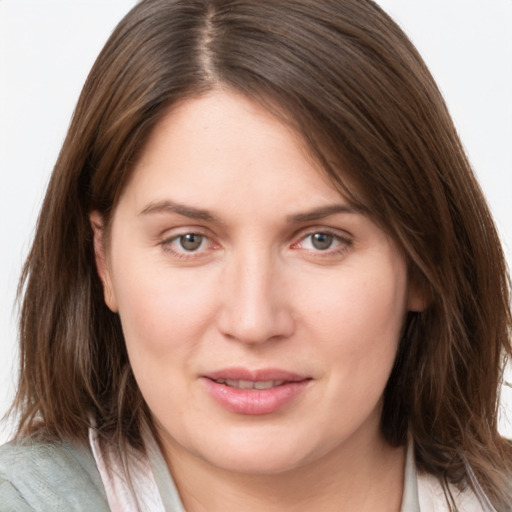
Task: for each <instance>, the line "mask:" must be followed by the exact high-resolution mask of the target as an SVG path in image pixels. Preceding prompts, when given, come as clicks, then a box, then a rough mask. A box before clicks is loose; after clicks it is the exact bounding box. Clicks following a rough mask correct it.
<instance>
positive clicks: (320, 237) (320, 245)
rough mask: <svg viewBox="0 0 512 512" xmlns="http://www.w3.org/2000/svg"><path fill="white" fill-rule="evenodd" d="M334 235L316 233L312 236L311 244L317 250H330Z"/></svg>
mask: <svg viewBox="0 0 512 512" xmlns="http://www.w3.org/2000/svg"><path fill="white" fill-rule="evenodd" d="M332 238H333V237H332V235H329V234H328V233H315V234H314V235H313V236H312V239H311V243H312V244H313V247H314V248H315V249H319V250H321V251H324V250H325V249H329V247H331V245H332Z"/></svg>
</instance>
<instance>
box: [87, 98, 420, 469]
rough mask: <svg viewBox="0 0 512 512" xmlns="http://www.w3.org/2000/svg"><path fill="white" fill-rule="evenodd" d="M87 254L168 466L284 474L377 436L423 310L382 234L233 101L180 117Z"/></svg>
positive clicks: (200, 102) (164, 131) (293, 143)
mask: <svg viewBox="0 0 512 512" xmlns="http://www.w3.org/2000/svg"><path fill="white" fill-rule="evenodd" d="M91 218H92V222H93V225H96V226H97V225H98V224H100V223H101V218H100V217H99V216H98V215H97V214H96V213H93V214H92V216H91ZM95 243H96V250H97V263H98V269H99V272H100V275H101V277H102V278H103V281H104V282H105V297H106V301H107V304H108V305H109V307H110V308H111V309H112V310H113V311H117V312H118V313H119V315H120V318H121V322H122V327H123V332H124V336H125V339H126V346H127V350H128V354H129V357H130V362H131V365H132V367H133V372H134V374H135V377H136V380H137V382H138V385H139V387H140V390H141V392H142V395H143V396H144V398H145V400H146V402H147V404H148V406H149V409H150V411H151V413H152V415H153V418H154V420H155V423H156V425H157V427H158V429H159V432H160V441H161V444H162V446H163V449H164V452H165V454H166V455H167V456H168V458H170V459H171V460H172V457H173V456H174V454H176V456H178V455H179V456H180V457H185V458H186V457H191V458H194V459H198V460H201V461H202V463H205V464H207V465H213V466H215V467H218V468H224V469H227V470H231V471H242V472H249V473H277V472H283V471H286V470H289V469H293V468H297V467H301V466H304V465H307V464H309V463H313V462H318V461H321V460H322V459H326V458H330V457H336V456H337V455H340V456H341V454H345V455H346V454H348V453H351V450H353V448H354V446H356V445H357V446H363V445H364V446H368V443H372V442H374V441H376V440H378V439H380V437H379V419H380V413H381V398H382V393H383V390H384V387H385V384H386V381H387V380H388V377H389V374H390V371H391V368H392V365H393V361H394V358H395V354H396V351H397V344H398V340H399V337H400V333H401V330H402V325H403V322H404V317H405V314H406V312H407V310H408V309H417V308H418V306H419V298H418V297H417V296H416V294H415V293H413V292H412V291H411V290H410V289H409V286H408V278H407V268H406V263H405V261H404V258H403V257H402V255H401V254H400V252H399V251H398V250H397V248H396V246H395V245H394V243H393V242H392V241H391V240H390V238H389V237H388V236H387V235H386V234H385V233H384V232H383V231H382V230H381V229H379V228H378V227H377V225H376V224H374V223H373V222H372V220H371V218H369V217H368V216H367V215H366V214H365V213H364V212H362V211H358V210H357V209H355V208H354V207H353V206H352V205H351V204H350V203H349V202H348V201H347V199H346V198H345V197H344V196H343V195H342V194H340V193H339V192H338V191H336V190H335V189H334V188H333V187H332V186H331V185H330V184H329V183H328V182H327V180H326V179H325V178H324V177H323V176H322V175H321V173H320V172H319V170H318V168H317V166H316V164H315V163H314V162H313V160H312V159H311V158H309V157H308V156H307V153H306V151H305V150H304V148H303V146H302V145H301V143H300V141H299V139H298V138H297V136H296V135H294V134H293V133H292V132H291V131H290V130H289V129H288V128H287V127H286V126H284V125H283V124H282V123H281V122H279V121H278V120H276V118H274V117H272V116H271V115H270V114H269V113H267V112H266V111H265V110H263V109H262V108H261V107H260V106H258V105H257V104H255V103H252V102H251V101H249V100H247V99H245V98H244V97H242V96H239V95H237V94H235V93H229V92H214V93H210V94H208V95H206V96H202V97H200V98H197V99H191V100H187V101H185V102H183V103H181V104H179V105H178V106H176V107H175V108H174V109H173V110H172V111H171V112H170V113H168V114H167V116H166V118H165V119H164V120H163V121H162V122H161V123H160V125H159V126H158V127H157V128H156V129H155V131H154V132H153V134H152V136H151V138H150V140H149V142H148V144H147V146H146V147H145V149H144V151H143V154H142V156H141V158H140V160H139V161H138V163H137V165H136V168H135V170H134V173H133V176H132V178H131V179H130V181H129V183H128V185H127V186H126V188H125V190H124V192H123V194H122V197H121V199H120V201H119V204H118V206H117V208H116V210H115V213H114V216H113V220H112V226H111V231H110V240H109V243H107V244H106V247H107V251H106V254H104V246H103V243H102V240H101V230H99V229H98V228H97V227H96V228H95Z"/></svg>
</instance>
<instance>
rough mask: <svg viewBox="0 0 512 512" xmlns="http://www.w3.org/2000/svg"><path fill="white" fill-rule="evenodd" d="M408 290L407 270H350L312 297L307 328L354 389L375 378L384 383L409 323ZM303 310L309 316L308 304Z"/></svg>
mask: <svg viewBox="0 0 512 512" xmlns="http://www.w3.org/2000/svg"><path fill="white" fill-rule="evenodd" d="M325 290H327V291H325ZM406 290H407V279H406V271H405V266H400V265H399V266H397V268H396V269H395V268H394V267H393V266H390V265H385V266H383V268H382V269H380V268H371V267H370V269H369V268H368V267H365V268H364V271H363V269H362V270H361V271H358V269H357V268H351V269H348V271H347V272H343V273H342V274H340V275H339V277H338V278H337V279H333V280H331V282H330V283H326V287H325V288H324V293H316V294H315V295H314V296H311V295H310V296H309V298H308V299H307V302H308V303H309V304H310V309H309V311H310V312H311V313H310V314H309V315H308V319H309V321H308V324H307V326H308V329H309V330H310V331H311V336H312V337H315V338H316V339H318V340H319V342H318V343H319V344H318V348H319V350H320V348H321V347H323V352H327V356H328V358H329V360H330V361H332V368H333V371H338V372H339V374H340V375H345V376H347V375H351V376H352V377H353V379H352V380H351V382H354V383H355V382H356V381H357V382H358V383H359V384H361V383H362V384H364V383H365V382H370V381H371V380H372V378H373V377H374V378H375V379H376V380H379V381H384V383H385V381H386V380H387V378H388V375H389V372H390V370H391V367H392V364H393V361H394V358H395V355H396V350H397V347H398V342H399V339H400V335H401V332H402V327H403V322H404V320H405V314H406ZM302 309H303V310H304V311H308V309H307V307H306V304H304V305H303V307H302ZM322 340H323V342H322ZM325 355H326V354H325V353H324V355H323V357H325Z"/></svg>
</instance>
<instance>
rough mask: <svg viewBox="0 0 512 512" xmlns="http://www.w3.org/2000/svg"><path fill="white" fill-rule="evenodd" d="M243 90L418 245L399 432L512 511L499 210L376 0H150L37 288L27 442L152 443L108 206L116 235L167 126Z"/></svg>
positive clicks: (24, 411) (24, 430)
mask: <svg viewBox="0 0 512 512" xmlns="http://www.w3.org/2000/svg"><path fill="white" fill-rule="evenodd" d="M220 87H222V88H227V89H231V90H234V91H237V92H238V93H241V94H243V95H245V96H246V97H248V98H250V99H252V100H254V101H257V102H259V103H261V104H262V105H264V106H265V107H266V108H267V109H268V110H270V111H271V112H272V113H273V114H275V115H276V116H278V117H279V118H280V119H282V120H283V122H286V123H288V124H289V125H290V126H291V127H292V128H293V129H294V130H296V132H297V133H298V134H299V135H300V137H301V138H302V139H303V141H304V142H305V144H306V145H307V147H308V148H309V150H310V152H311V155H312V156H313V157H314V158H315V159H316V160H317V162H318V163H319V166H320V167H321V169H322V171H323V172H325V173H326V176H328V178H329V179H330V180H331V181H332V183H333V184H334V185H335V186H337V187H339V189H340V191H342V192H343V193H344V194H345V195H347V196H348V197H349V198H350V200H351V201H353V202H355V203H358V204H359V205H361V206H362V207H364V208H365V209H367V211H369V212H370V215H371V216H372V218H373V219H374V221H375V222H377V223H378V224H379V225H380V226H382V227H383V229H385V230H386V232H387V233H388V234H389V235H390V236H391V237H392V238H393V239H394V240H395V242H396V243H397V244H398V246H399V247H400V248H401V250H402V251H403V253H404V255H405V257H406V258H407V261H408V265H409V272H410V274H411V279H413V280H415V281H416V283H417V284H418V285H419V286H421V288H422V290H423V292H424V294H425V297H426V301H427V307H426V309H425V311H423V312H421V313H409V316H408V317H407V319H406V323H405V326H404V329H403V335H402V339H401V340H400V344H399V349H398V353H397V356H396V361H395V365H394V368H393V370H392V373H391V376H390V378H389V381H388V384H387V386H386V389H385V393H384V404H383V413H382V421H381V428H382V432H383V434H384V435H385V437H386V439H387V440H388V441H389V442H390V443H392V444H393V445H401V444H405V443H406V442H407V439H408V436H410V439H412V441H413V443H414V449H415V458H416V464H417V466H418V468H419V470H421V471H426V472H429V473H431V474H434V475H436V476H438V477H439V478H440V479H441V480H442V481H443V482H444V483H445V484H448V483H451V484H453V485H456V486H459V487H464V486H466V485H470V486H473V485H474V483H472V480H471V479H470V478H469V475H468V468H471V471H472V472H473V473H474V475H476V480H478V482H479V483H480V485H481V486H482V488H483V489H484V491H485V492H486V493H487V495H488V496H489V498H490V499H491V501H492V503H493V505H494V506H495V508H496V509H497V510H500V511H504V510H509V508H510V503H512V490H511V488H510V483H509V482H510V480H511V476H512V472H511V466H512V457H511V455H512V453H511V449H510V447H509V444H508V443H507V442H506V440H504V439H503V438H502V437H501V436H500V434H499V433H498V429H497V419H498V406H499V390H500V384H501V382H502V377H503V368H504V364H505V362H506V358H507V357H508V356H509V355H510V353H511V344H510V342H511V312H510V300H509V282H508V278H507V270H506V265H505V261H504V256H503V253H502V249H501V245H500V242H499V239H498V236H497V233H496V229H495V226H494V224H493V220H492V218H491V215H490V213H489V209H488V207H487V205H486V202H485V200H484V198H483V195H482V192H481V190H480V188H479V186H478V184H477V181H476V180H475V177H474V175H473V173H472V170H471V168H470V165H469V163H468V160H467V157H466V156H465V153H464V151H463V148H462V145H461V143H460V141H459V139H458V136H457V133H456V130H455V128H454V126H453V123H452V120H451V118H450V116H449V113H448V111H447V108H446V106H445V103H444V101H443V98H442V96H441V94H440V92H439V90H438V88H437V86H436V84H435V83H434V81H433V79H432V77H431V75H430V73H429V71H428V70H427V68H426V66H425V64H424V62H423V61H422V59H421V57H420V56H419V54H418V52H417V51H416V49H415V48H414V47H413V45H412V44H411V42H410V41H409V40H408V38H407V37H406V36H405V35H404V33H403V32H402V30H401V29H400V28H399V27H398V26H397V25H396V24H395V23H394V22H393V21H392V20H391V19H390V18H389V17H388V15H387V14H385V13H384V12H383V11H382V10H381V9H380V8H379V7H378V6H377V5H376V4H375V3H373V2H372V1H370V0H143V1H141V2H139V3H138V4H137V5H136V6H135V7H134V8H133V9H132V10H131V12H130V13H128V15H127V16H126V17H125V18H124V19H123V20H122V21H121V22H120V24H119V25H118V26H117V28H116V29H115V31H114V32H113V34H112V35H111V37H110V39H109V40H108V42H107V43H106V46H105V47H104V49H103V50H102V52H101V54H100V55H99V57H98V59H97V61H96V63H95V64H94V67H93V69H92V71H91V73H90V75H89V77H88V79H87V81H86V83H85V86H84V88H83V91H82V94H81V96H80V99H79V101H78V104H77V107H76V110H75V112H74V115H73V118H72V122H71V125H70V128H69V131H68V134H67V137H66V139H65V142H64V144H63V147H62V150H61V152H60V155H59V157H58V160H57V162H56V165H55V168H54V171H53V174H52V177H51V180H50V183H49V186H48V190H47V193H46V196H45V199H44V202H43V206H42V210H41V213H40V216H39V219H38V223H37V229H36V232H35V237H34V242H33V245H32V247H31V250H30V253H29V256H28V258H27V261H26V264H25V266H24V270H23V274H22V277H21V281H20V287H19V294H20V301H21V314H20V344H21V349H20V376H19V386H18V390H17V395H16V398H15V402H14V405H13V411H14V412H15V413H17V414H18V417H19V424H18V431H17V432H18V434H17V435H18V436H20V437H24V436H39V437H42V438H45V439H54V438H71V439H78V440H80V439H81V440H85V439H86V436H87V429H88V428H89V427H90V425H91V418H95V428H97V429H98V432H99V433H100V434H101V436H102V439H103V440H104V441H105V442H109V443H113V444H114V445H115V446H118V447H119V449H121V450H122V447H123V446H126V444H127V443H128V444H130V445H132V446H134V447H135V448H138V449H143V443H142V439H141V435H140V431H141V425H142V422H144V421H150V415H149V412H148V410H147V407H146V405H145V403H144V400H143V397H142V396H141V393H140V391H139V389H138V387H137V384H136V381H135V378H134V376H133V373H132V370H131V368H130V362H129V359H128V356H127V352H126V348H125V344H124V340H123V333H122V329H121V324H120V321H119V318H118V316H117V315H116V314H115V313H112V312H111V311H110V310H109V309H108V307H107V306H106V305H105V303H104V299H103V290H102V284H101V282H100V280H99V277H98V274H97V271H96V268H95V259H94V250H93V236H92V230H91V226H90V222H89V215H90V212H91V211H93V210H97V211H99V212H100V213H101V214H102V215H103V217H104V219H105V224H106V229H107V230H108V225H109V220H110V218H111V215H112V212H113V210H114V209H115V207H116V203H117V200H118V198H119V196H120V193H121V192H122V190H123V187H124V186H125V185H126V183H127V180H128V179H129V177H130V173H131V171H132V169H133V167H134V164H135V162H136V160H137V156H138V154H139V153H140V151H141V150H142V148H143V147H144V144H145V142H146V140H147V139H148V136H149V134H150V133H151V132H152V130H153V128H154V127H155V126H156V125H157V124H158V122H159V120H161V119H162V118H163V116H164V115H165V114H166V112H167V111H168V110H169V108H170V107H171V106H172V105H173V104H175V103H176V102H178V101H180V100H183V99H186V98H192V97H194V96H198V95H201V94H203V93H206V92H208V91H210V90H213V89H215V88H220Z"/></svg>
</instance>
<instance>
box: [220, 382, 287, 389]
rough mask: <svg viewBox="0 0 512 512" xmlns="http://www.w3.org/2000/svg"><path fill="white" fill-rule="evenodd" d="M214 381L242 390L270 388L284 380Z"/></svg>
mask: <svg viewBox="0 0 512 512" xmlns="http://www.w3.org/2000/svg"><path fill="white" fill-rule="evenodd" d="M214 382H216V383H217V384H224V385H226V386H229V387H230V388H236V389H243V390H251V389H256V390H261V389H271V388H275V387H277V386H282V385H283V384H284V383H285V382H286V381H284V380H260V381H252V380H230V379H215V380H214Z"/></svg>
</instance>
